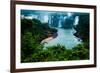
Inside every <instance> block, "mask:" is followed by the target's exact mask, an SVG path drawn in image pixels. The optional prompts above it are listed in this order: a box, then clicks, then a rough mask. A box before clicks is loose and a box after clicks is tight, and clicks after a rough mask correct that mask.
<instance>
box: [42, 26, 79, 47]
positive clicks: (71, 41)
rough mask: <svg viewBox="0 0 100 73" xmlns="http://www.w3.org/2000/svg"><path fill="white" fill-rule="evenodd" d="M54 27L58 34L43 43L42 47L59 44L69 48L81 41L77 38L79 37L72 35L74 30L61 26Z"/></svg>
mask: <svg viewBox="0 0 100 73" xmlns="http://www.w3.org/2000/svg"><path fill="white" fill-rule="evenodd" d="M56 29H57V30H58V32H57V33H58V36H57V37H56V38H54V39H52V40H50V41H48V42H47V43H45V44H44V48H46V47H49V46H54V45H57V44H60V45H63V46H65V47H66V48H68V49H71V48H73V47H74V46H76V45H77V44H79V43H81V40H79V38H77V37H75V36H74V35H73V33H75V32H76V31H75V30H74V29H63V28H56Z"/></svg>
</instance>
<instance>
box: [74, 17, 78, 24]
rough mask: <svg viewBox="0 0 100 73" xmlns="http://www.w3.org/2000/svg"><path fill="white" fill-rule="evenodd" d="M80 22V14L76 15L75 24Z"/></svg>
mask: <svg viewBox="0 0 100 73" xmlns="http://www.w3.org/2000/svg"><path fill="white" fill-rule="evenodd" d="M78 22H79V16H76V17H75V21H74V25H75V26H76V25H78Z"/></svg>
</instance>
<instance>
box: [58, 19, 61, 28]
mask: <svg viewBox="0 0 100 73" xmlns="http://www.w3.org/2000/svg"><path fill="white" fill-rule="evenodd" d="M58 27H59V28H61V27H62V25H61V20H59V23H58Z"/></svg>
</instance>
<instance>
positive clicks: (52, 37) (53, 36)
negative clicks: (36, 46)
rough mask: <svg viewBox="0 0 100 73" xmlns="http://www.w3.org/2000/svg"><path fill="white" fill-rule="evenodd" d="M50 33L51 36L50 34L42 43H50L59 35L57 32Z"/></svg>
mask: <svg viewBox="0 0 100 73" xmlns="http://www.w3.org/2000/svg"><path fill="white" fill-rule="evenodd" d="M49 35H51V36H49V37H47V38H45V39H43V40H42V41H41V44H44V43H48V42H49V41H51V40H53V39H54V38H56V37H57V36H58V34H57V33H53V34H49Z"/></svg>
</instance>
